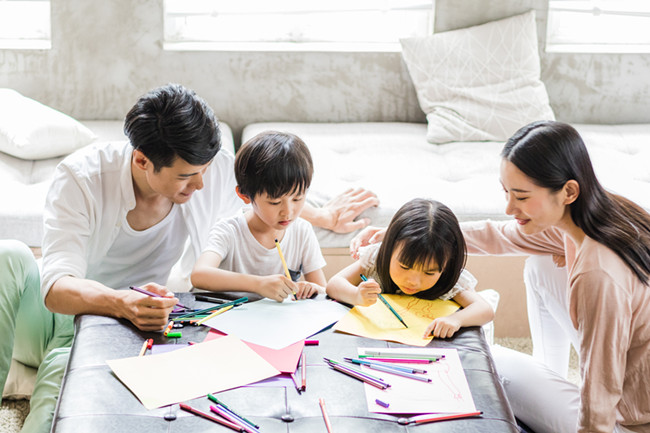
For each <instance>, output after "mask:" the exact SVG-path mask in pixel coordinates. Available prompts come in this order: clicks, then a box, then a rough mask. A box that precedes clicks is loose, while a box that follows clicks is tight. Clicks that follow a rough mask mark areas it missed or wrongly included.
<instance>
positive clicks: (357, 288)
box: [326, 199, 494, 338]
mask: <svg viewBox="0 0 650 433" xmlns="http://www.w3.org/2000/svg"><path fill="white" fill-rule="evenodd" d="M464 265H465V241H464V240H463V235H462V233H461V231H460V227H459V225H458V220H457V219H456V216H455V215H454V214H453V213H452V211H451V210H450V209H449V208H448V207H447V206H445V205H443V204H442V203H439V202H437V201H434V200H426V199H414V200H411V201H409V202H408V203H406V204H405V205H404V206H402V207H401V208H400V209H399V211H397V213H396V214H395V216H393V219H392V220H391V222H390V225H389V226H388V229H387V232H386V236H385V239H384V242H382V243H381V244H373V245H370V246H368V247H367V248H364V249H363V251H362V252H361V253H360V258H359V260H358V261H356V262H355V263H352V264H351V265H350V266H348V267H347V268H345V269H343V270H342V271H341V272H339V273H338V274H336V275H335V276H334V277H332V279H331V280H330V281H329V282H328V284H327V289H326V290H327V294H328V295H329V296H330V297H332V298H334V299H338V300H340V301H342V302H345V303H348V304H353V305H363V306H368V305H372V304H374V303H375V302H377V295H378V294H379V293H381V292H382V288H383V292H384V293H398V294H404V295H413V296H417V297H418V298H423V299H436V298H441V299H445V300H446V299H453V300H454V301H456V302H457V303H458V304H460V306H461V307H463V309H462V310H459V311H457V312H455V313H454V314H452V315H451V316H448V317H441V318H437V319H435V320H434V321H433V322H431V324H430V325H429V326H428V327H427V329H426V331H425V332H424V335H423V337H424V338H427V337H428V336H430V335H431V334H433V336H434V337H440V338H448V337H451V336H452V335H454V333H455V332H456V331H458V329H460V327H462V326H481V325H484V324H486V323H488V322H490V321H491V320H492V319H493V317H494V311H493V310H492V308H491V307H490V306H489V305H488V304H487V302H486V301H484V300H483V299H482V298H481V297H480V296H479V295H478V294H476V292H474V290H473V287H474V286H475V285H476V280H475V279H474V277H473V276H472V275H471V274H470V273H469V272H467V271H463V266H464ZM361 274H364V275H367V276H368V277H370V279H369V280H368V281H362V279H361Z"/></svg>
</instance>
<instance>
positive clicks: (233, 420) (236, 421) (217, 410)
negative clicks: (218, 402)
mask: <svg viewBox="0 0 650 433" xmlns="http://www.w3.org/2000/svg"><path fill="white" fill-rule="evenodd" d="M210 410H211V411H212V412H214V413H216V414H217V415H220V416H222V417H223V418H225V419H227V420H228V421H230V422H231V423H233V424H235V425H238V426H240V427H241V428H242V429H244V431H246V432H248V433H257V432H258V430H257V429H254V428H252V427H250V426H249V425H248V424H246V423H245V422H243V421H240V420H239V419H237V417H236V416H234V415H233V414H231V413H230V412H228V411H227V410H226V409H224V408H222V407H219V406H212V405H210Z"/></svg>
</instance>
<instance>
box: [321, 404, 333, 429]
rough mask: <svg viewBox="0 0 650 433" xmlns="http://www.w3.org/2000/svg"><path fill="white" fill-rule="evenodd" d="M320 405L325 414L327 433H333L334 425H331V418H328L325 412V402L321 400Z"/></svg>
mask: <svg viewBox="0 0 650 433" xmlns="http://www.w3.org/2000/svg"><path fill="white" fill-rule="evenodd" d="M318 404H319V405H320V411H321V413H322V414H323V421H324V422H325V428H326V429H327V433H332V424H331V423H330V417H329V416H327V411H326V410H325V400H323V399H322V398H319V399H318Z"/></svg>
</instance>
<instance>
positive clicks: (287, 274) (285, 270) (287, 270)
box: [275, 239, 297, 301]
mask: <svg viewBox="0 0 650 433" xmlns="http://www.w3.org/2000/svg"><path fill="white" fill-rule="evenodd" d="M275 247H276V248H277V249H278V254H280V260H282V266H284V274H285V275H286V276H287V278H288V279H291V274H290V273H289V267H288V266H287V262H286V260H284V254H282V249H281V248H280V242H278V240H277V239H276V240H275ZM291 293H293V300H294V301H295V300H296V299H297V298H296V292H294V291H293V290H292V291H291Z"/></svg>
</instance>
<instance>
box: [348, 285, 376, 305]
mask: <svg viewBox="0 0 650 433" xmlns="http://www.w3.org/2000/svg"><path fill="white" fill-rule="evenodd" d="M380 293H381V288H380V287H379V283H377V282H376V281H375V280H373V279H370V280H368V281H362V282H361V284H359V286H358V291H357V302H355V303H354V305H361V306H363V307H368V306H370V305H372V304H374V303H375V302H377V295H379V294H380Z"/></svg>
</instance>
